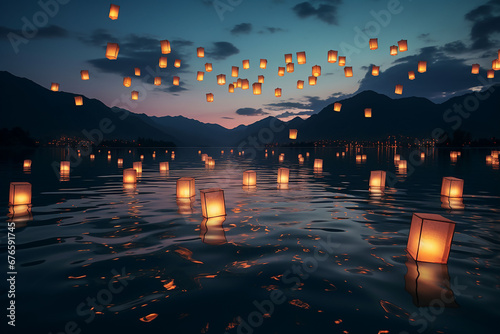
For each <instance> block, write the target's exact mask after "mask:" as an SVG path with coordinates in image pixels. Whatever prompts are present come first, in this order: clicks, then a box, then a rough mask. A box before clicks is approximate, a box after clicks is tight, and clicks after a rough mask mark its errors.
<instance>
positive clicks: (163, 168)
mask: <svg viewBox="0 0 500 334" xmlns="http://www.w3.org/2000/svg"><path fill="white" fill-rule="evenodd" d="M168 169H169V168H168V162H167V161H165V162H160V172H162V173H164V172H166V171H168Z"/></svg>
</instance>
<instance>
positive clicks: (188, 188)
mask: <svg viewBox="0 0 500 334" xmlns="http://www.w3.org/2000/svg"><path fill="white" fill-rule="evenodd" d="M195 195H196V190H195V187H194V178H192V177H181V178H180V179H178V180H177V197H178V198H190V197H193V196H195Z"/></svg>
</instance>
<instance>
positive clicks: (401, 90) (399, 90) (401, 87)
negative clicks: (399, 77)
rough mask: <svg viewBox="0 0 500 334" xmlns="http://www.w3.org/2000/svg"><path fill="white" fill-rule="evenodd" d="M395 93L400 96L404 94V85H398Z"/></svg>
mask: <svg viewBox="0 0 500 334" xmlns="http://www.w3.org/2000/svg"><path fill="white" fill-rule="evenodd" d="M394 93H396V94H398V95H401V94H403V85H396V89H395V91H394Z"/></svg>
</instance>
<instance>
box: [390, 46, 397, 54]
mask: <svg viewBox="0 0 500 334" xmlns="http://www.w3.org/2000/svg"><path fill="white" fill-rule="evenodd" d="M390 52H391V56H396V55H397V54H398V47H397V46H396V45H392V46H391V48H390Z"/></svg>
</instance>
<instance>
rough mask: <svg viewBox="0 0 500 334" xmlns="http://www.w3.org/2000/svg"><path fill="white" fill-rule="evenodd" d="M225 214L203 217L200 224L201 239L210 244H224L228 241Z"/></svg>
mask: <svg viewBox="0 0 500 334" xmlns="http://www.w3.org/2000/svg"><path fill="white" fill-rule="evenodd" d="M225 220H226V217H225V216H220V217H213V218H203V221H202V222H201V225H200V238H201V241H202V242H203V243H205V244H208V245H223V244H225V243H226V242H227V240H226V233H225V232H224V227H223V223H224V221H225Z"/></svg>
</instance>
